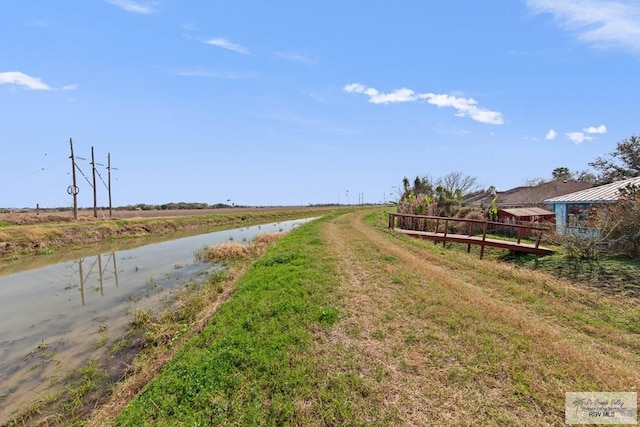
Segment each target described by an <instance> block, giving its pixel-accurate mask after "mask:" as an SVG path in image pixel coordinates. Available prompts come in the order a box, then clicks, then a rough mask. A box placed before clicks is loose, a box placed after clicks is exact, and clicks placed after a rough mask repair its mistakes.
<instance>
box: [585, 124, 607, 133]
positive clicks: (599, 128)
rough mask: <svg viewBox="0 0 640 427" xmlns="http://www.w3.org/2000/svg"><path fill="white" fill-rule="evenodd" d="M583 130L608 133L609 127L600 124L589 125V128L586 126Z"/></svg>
mask: <svg viewBox="0 0 640 427" xmlns="http://www.w3.org/2000/svg"><path fill="white" fill-rule="evenodd" d="M583 131H585V132H586V133H599V134H605V133H607V127H606V126H605V125H600V126H598V127H595V126H589V127H588V128H584V129H583Z"/></svg>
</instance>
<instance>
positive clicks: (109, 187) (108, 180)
mask: <svg viewBox="0 0 640 427" xmlns="http://www.w3.org/2000/svg"><path fill="white" fill-rule="evenodd" d="M107 171H109V174H108V178H107V190H108V191H109V218H111V153H107Z"/></svg>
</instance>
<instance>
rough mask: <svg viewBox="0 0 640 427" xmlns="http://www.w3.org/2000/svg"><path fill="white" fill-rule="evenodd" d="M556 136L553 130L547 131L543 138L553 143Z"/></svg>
mask: <svg viewBox="0 0 640 427" xmlns="http://www.w3.org/2000/svg"><path fill="white" fill-rule="evenodd" d="M556 136H558V133H557V132H556V131H555V130H553V129H549V132H547V134H546V135H545V136H544V139H546V140H547V141H553V140H554V139H556Z"/></svg>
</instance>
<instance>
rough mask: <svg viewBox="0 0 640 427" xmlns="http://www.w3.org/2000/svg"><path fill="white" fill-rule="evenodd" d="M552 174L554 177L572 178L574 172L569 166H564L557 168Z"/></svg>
mask: <svg viewBox="0 0 640 427" xmlns="http://www.w3.org/2000/svg"><path fill="white" fill-rule="evenodd" d="M551 176H552V177H553V179H571V178H572V173H571V171H570V170H569V168H567V167H564V166H563V167H559V168H555V169H554V170H553V171H552V172H551Z"/></svg>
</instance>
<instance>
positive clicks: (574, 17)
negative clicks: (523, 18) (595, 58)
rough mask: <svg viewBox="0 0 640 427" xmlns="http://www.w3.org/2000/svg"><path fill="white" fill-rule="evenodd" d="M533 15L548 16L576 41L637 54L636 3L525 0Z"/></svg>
mask: <svg viewBox="0 0 640 427" xmlns="http://www.w3.org/2000/svg"><path fill="white" fill-rule="evenodd" d="M526 1H527V4H528V5H529V7H530V8H531V9H532V10H533V11H534V12H535V13H550V14H552V15H554V16H555V17H556V18H557V19H558V20H559V21H560V25H561V26H562V27H563V28H564V29H566V30H568V31H571V32H573V33H575V34H576V35H577V37H578V39H579V40H581V41H584V42H587V43H590V44H592V45H594V46H597V47H601V48H607V47H612V46H621V47H624V48H626V49H630V50H633V51H636V52H640V3H638V2H637V1H636V0H608V1H602V0H526Z"/></svg>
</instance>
